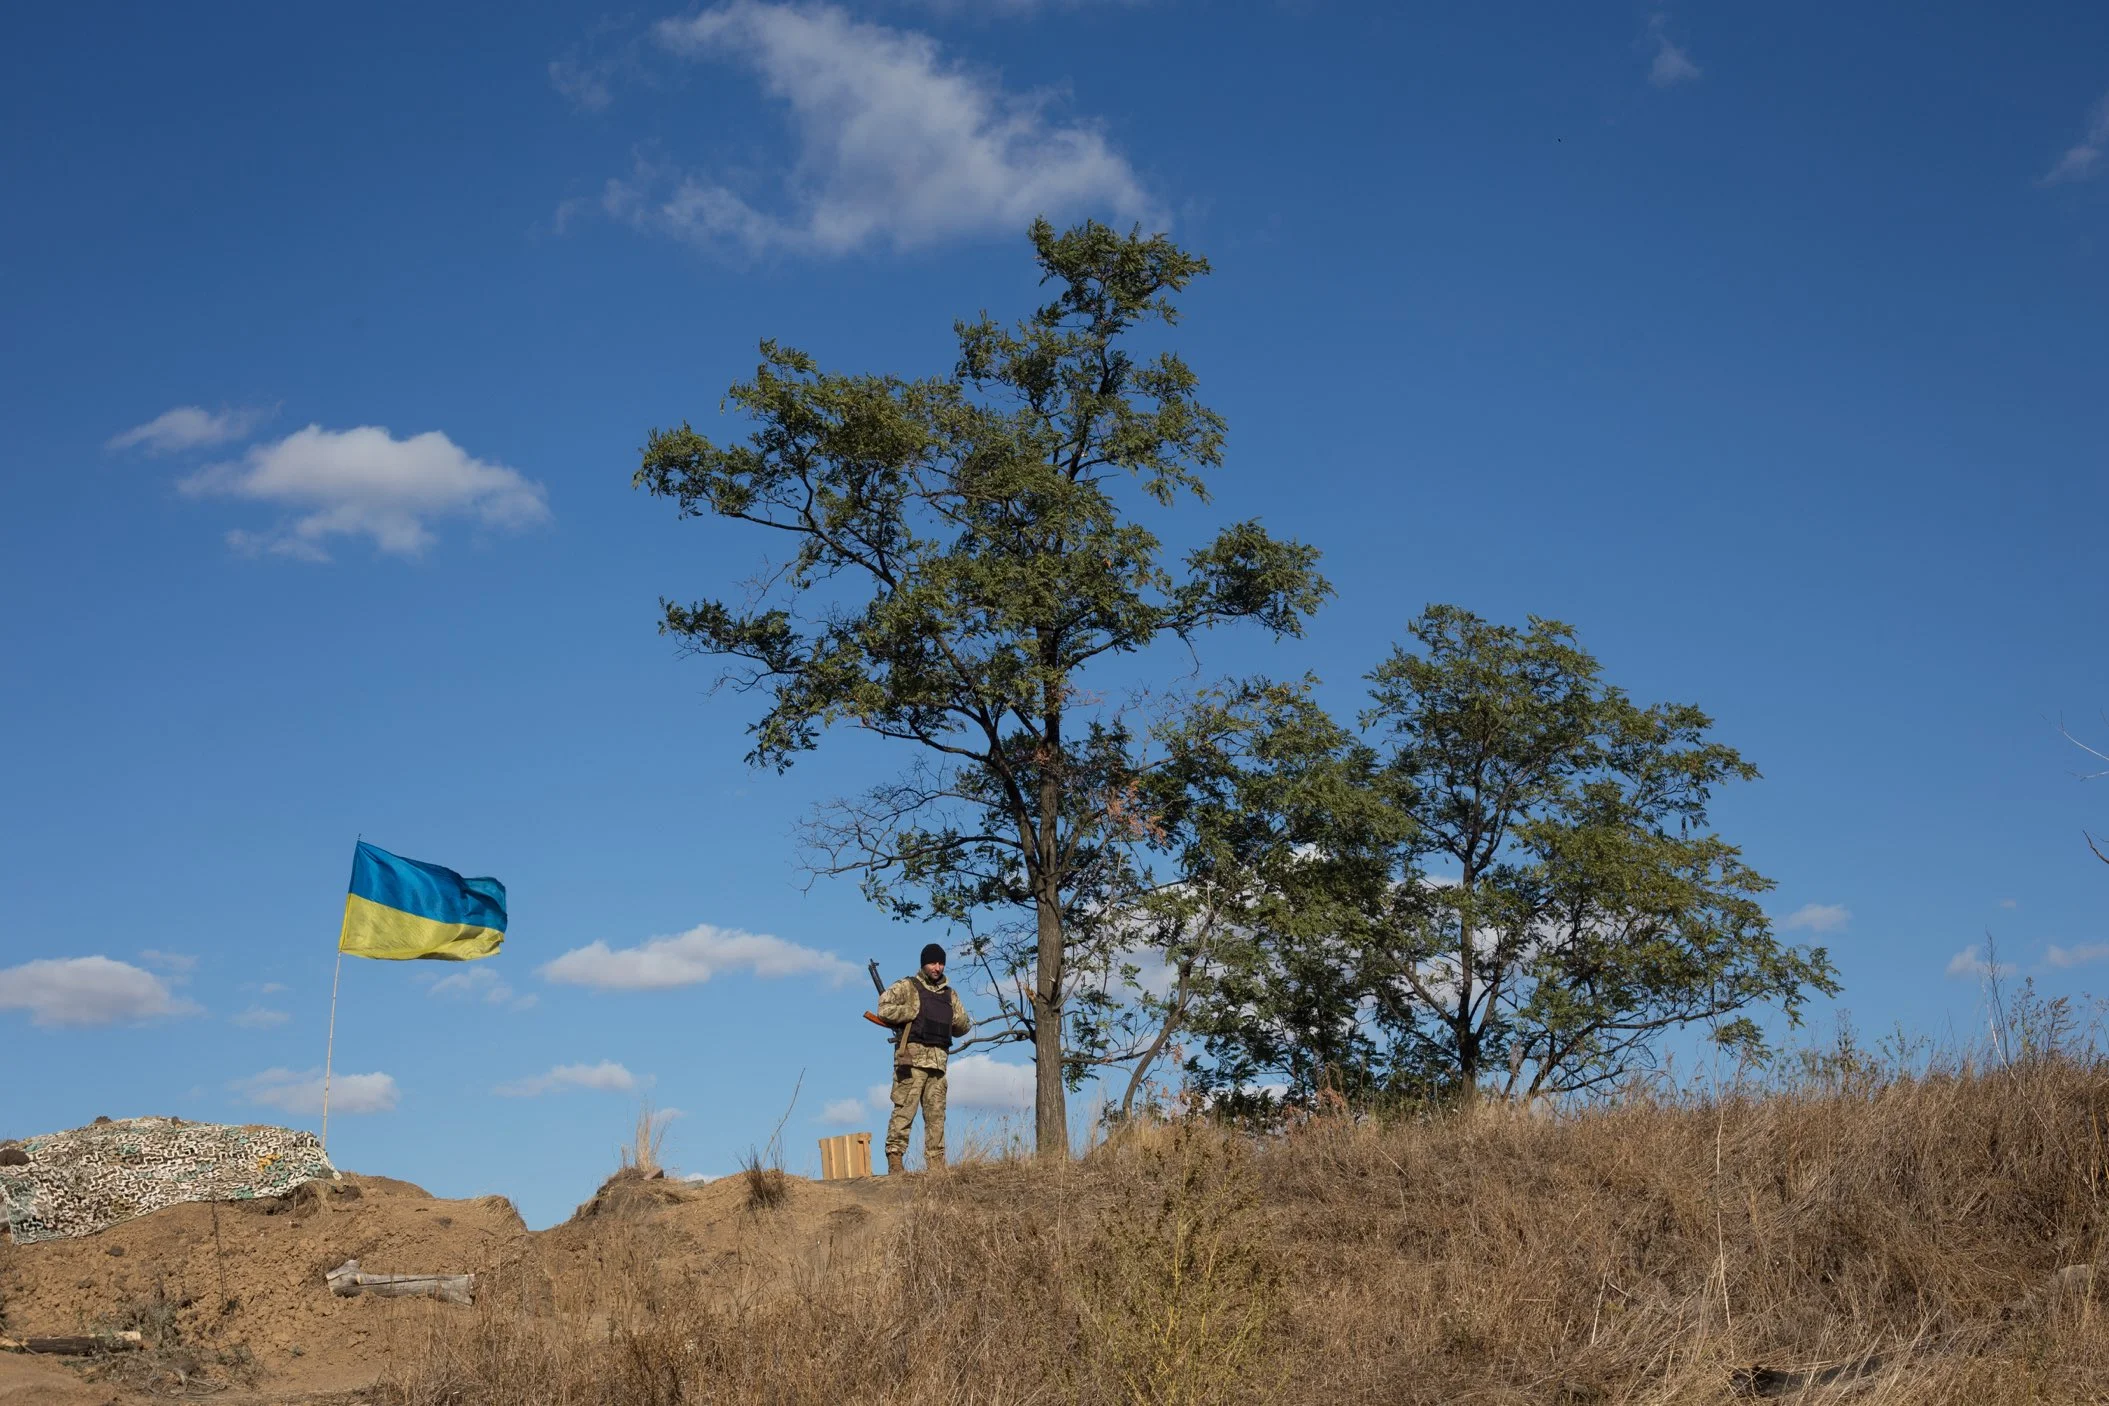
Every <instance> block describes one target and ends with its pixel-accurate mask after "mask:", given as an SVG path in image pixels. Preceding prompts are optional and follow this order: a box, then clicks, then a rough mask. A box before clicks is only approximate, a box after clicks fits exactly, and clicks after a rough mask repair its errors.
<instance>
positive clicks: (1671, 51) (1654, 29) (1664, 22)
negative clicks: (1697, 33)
mask: <svg viewBox="0 0 2109 1406" xmlns="http://www.w3.org/2000/svg"><path fill="white" fill-rule="evenodd" d="M1648 37H1649V38H1651V39H1653V40H1654V41H1655V62H1654V63H1652V64H1650V65H1649V66H1648V81H1649V82H1650V83H1653V84H1654V85H1655V86H1656V87H1658V88H1673V87H1675V86H1676V85H1677V84H1679V83H1691V82H1695V81H1697V79H1698V77H1699V73H1700V69H1699V65H1697V64H1695V63H1693V62H1692V56H1691V55H1690V54H1687V53H1686V52H1685V51H1684V50H1683V49H1682V48H1680V47H1678V46H1677V45H1676V44H1673V43H1671V42H1670V34H1669V17H1668V16H1666V15H1663V14H1660V13H1657V14H1655V15H1653V16H1651V17H1650V18H1649V20H1648Z"/></svg>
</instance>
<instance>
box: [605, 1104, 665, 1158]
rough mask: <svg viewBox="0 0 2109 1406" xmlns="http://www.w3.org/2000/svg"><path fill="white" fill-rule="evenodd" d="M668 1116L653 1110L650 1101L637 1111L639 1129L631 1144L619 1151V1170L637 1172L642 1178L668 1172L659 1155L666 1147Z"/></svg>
mask: <svg viewBox="0 0 2109 1406" xmlns="http://www.w3.org/2000/svg"><path fill="white" fill-rule="evenodd" d="M668 1121H669V1120H668V1117H667V1115H664V1114H661V1113H659V1112H658V1111H656V1110H655V1109H653V1107H652V1105H651V1103H650V1101H649V1100H647V1101H646V1102H645V1103H643V1104H641V1105H640V1106H639V1107H638V1109H637V1128H636V1131H635V1132H633V1133H632V1134H631V1135H630V1144H629V1146H627V1147H624V1148H621V1149H619V1150H618V1151H617V1154H616V1155H617V1158H618V1160H619V1169H620V1170H622V1171H635V1172H637V1173H638V1174H639V1175H640V1176H647V1177H649V1176H656V1175H658V1174H659V1173H660V1172H663V1171H665V1170H666V1168H665V1166H664V1165H663V1164H662V1163H661V1162H660V1160H659V1153H660V1150H661V1149H662V1148H664V1147H665V1146H666V1125H667V1122H668Z"/></svg>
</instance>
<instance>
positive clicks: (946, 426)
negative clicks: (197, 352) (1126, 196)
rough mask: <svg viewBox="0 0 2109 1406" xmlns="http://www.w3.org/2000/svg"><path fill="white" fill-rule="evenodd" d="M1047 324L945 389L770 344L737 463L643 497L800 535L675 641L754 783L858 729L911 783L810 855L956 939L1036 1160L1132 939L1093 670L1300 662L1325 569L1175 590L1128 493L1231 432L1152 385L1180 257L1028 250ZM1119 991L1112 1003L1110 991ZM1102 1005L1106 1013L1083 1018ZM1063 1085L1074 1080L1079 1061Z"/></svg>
mask: <svg viewBox="0 0 2109 1406" xmlns="http://www.w3.org/2000/svg"><path fill="white" fill-rule="evenodd" d="M1032 242H1033V247H1034V252H1035V257H1036V259H1037V262H1038V264H1039V267H1040V270H1041V274H1042V280H1043V282H1044V283H1046V284H1048V285H1051V287H1052V290H1053V296H1052V298H1051V300H1050V301H1049V302H1047V303H1046V304H1045V305H1044V306H1042V307H1041V308H1040V309H1038V310H1037V311H1036V312H1035V313H1033V314H1032V315H1031V316H1029V317H1027V318H1026V319H1024V320H1023V321H1022V322H1020V323H1018V324H1016V325H1015V326H1012V327H1004V326H1002V325H999V324H998V323H997V322H995V321H994V320H992V319H991V318H989V317H988V316H987V315H983V316H982V317H980V318H978V319H976V320H974V321H971V322H962V323H959V324H956V331H957V334H958V338H959V361H958V364H957V366H956V367H955V368H954V370H953V371H952V373H951V374H950V375H947V376H936V377H929V378H925V379H921V380H902V379H900V378H897V377H892V376H877V375H845V374H839V373H833V372H826V371H822V370H821V369H820V368H819V366H818V365H817V363H816V362H815V361H814V359H813V358H812V357H810V356H807V355H806V354H804V353H802V352H798V351H794V350H792V349H790V348H786V347H781V346H779V345H777V344H776V343H774V342H764V343H763V344H762V348H761V351H762V362H761V365H760V366H759V368H758V369H757V370H756V372H755V374H754V376H753V378H752V379H751V380H748V381H745V382H742V383H740V384H739V385H736V386H734V387H733V388H732V390H731V392H730V395H729V398H730V401H731V403H732V404H733V405H734V406H735V407H737V408H738V409H739V410H740V411H741V412H742V413H743V414H744V415H745V416H746V417H747V418H748V419H749V420H750V421H751V422H752V423H753V426H754V429H753V432H752V434H751V435H750V436H749V437H748V439H747V440H746V442H745V443H740V444H731V445H719V444H716V443H714V442H712V441H711V440H709V439H707V438H705V437H704V436H702V435H700V434H698V433H697V432H696V431H695V430H694V429H693V428H692V427H691V426H690V425H688V424H685V423H684V424H683V425H682V426H681V427H680V428H678V429H675V430H668V431H655V432H654V433H653V434H652V436H651V438H650V441H649V443H648V444H647V445H646V447H645V450H644V456H643V464H642V466H641V467H640V468H639V470H638V472H637V475H636V479H635V482H636V483H637V484H638V485H639V486H641V487H643V488H645V489H646V490H647V491H649V492H651V493H652V494H654V495H657V496H661V497H665V498H669V499H671V500H673V502H674V503H675V505H676V506H677V508H678V510H679V511H680V512H681V514H682V515H683V516H706V515H708V516H716V517H721V518H727V519H731V520H734V521H739V522H746V523H751V524H754V525H756V526H758V527H763V528H767V529H770V530H771V531H773V532H775V533H778V534H782V542H783V545H784V546H785V547H787V548H788V549H789V553H790V554H789V556H788V558H786V559H785V560H783V561H782V562H781V563H779V564H778V565H776V566H775V567H774V568H773V570H772V571H771V573H770V574H769V575H768V576H767V578H766V579H765V580H764V581H763V583H762V587H761V589H760V591H759V593H758V595H757V598H756V599H753V600H750V601H747V602H744V603H738V604H734V603H727V602H726V601H723V600H718V599H704V600H700V601H696V602H693V603H690V604H681V603H678V602H674V601H666V602H663V603H662V604H663V610H664V619H663V629H664V630H665V631H666V632H668V633H670V634H672V635H674V636H676V637H677V638H678V639H680V640H681V642H682V643H683V644H684V646H686V647H687V648H689V649H691V650H693V651H695V652H697V653H700V654H706V655H710V656H713V657H716V658H719V659H722V660H725V661H726V667H727V672H726V674H725V678H726V680H727V681H729V682H731V683H732V684H734V685H735V686H738V687H741V688H748V689H754V690H758V691H760V692H762V693H763V694H764V695H765V696H766V698H767V706H766V708H765V709H764V711H763V712H762V714H761V716H760V717H759V719H758V720H757V721H756V722H755V723H754V724H753V727H752V736H753V747H752V750H751V752H750V754H749V759H750V760H751V761H752V762H754V763H755V764H756V765H760V766H770V767H775V768H778V769H782V768H785V767H788V766H790V765H791V764H792V763H793V762H794V761H795V759H796V758H797V757H798V756H799V755H801V754H803V753H805V752H807V751H810V750H812V749H813V748H814V747H816V746H817V745H818V744H819V739H820V736H821V734H822V733H823V732H825V731H826V730H827V729H829V728H831V727H836V726H850V727H854V728H857V729H860V730H863V731H865V732H869V733H873V734H876V735H878V736H881V737H885V738H889V739H893V740H896V741H901V742H905V743H909V744H913V746H914V747H915V748H916V749H918V751H919V760H918V761H917V762H916V763H915V764H914V765H912V766H911V767H910V768H909V769H908V770H907V771H906V772H905V773H904V775H903V776H902V777H901V778H900V779H899V780H898V781H896V782H894V783H891V784H889V785H886V786H882V787H879V788H877V789H876V790H874V791H873V792H871V793H870V794H868V795H865V796H863V797H859V798H853V799H849V800H846V801H844V802H841V803H839V804H838V805H835V806H833V807H831V808H829V809H828V810H827V811H826V812H824V813H823V815H822V816H821V817H820V818H819V819H818V820H817V821H816V822H815V825H814V828H813V830H812V832H811V836H810V838H811V839H812V840H813V842H814V843H815V845H816V847H817V849H818V852H819V853H820V854H821V855H822V856H823V858H822V863H821V867H822V868H823V870H826V871H830V872H844V873H854V874H856V875H858V876H860V877H861V879H862V880H863V882H864V884H865V887H866V890H867V892H868V893H869V894H870V895H871V896H872V897H873V898H874V900H876V901H878V902H880V903H882V904H884V905H885V906H886V907H887V908H888V909H889V911H891V912H892V913H894V914H895V915H896V916H899V917H903V918H917V917H934V918H938V919H942V920H946V921H949V922H952V923H955V924H959V925H962V926H964V927H966V928H968V929H969V930H970V932H972V933H973V935H974V938H973V940H974V944H975V951H976V953H977V955H978V956H979V958H980V959H981V960H982V961H983V962H984V963H985V964H986V965H987V966H988V968H989V974H990V976H991V977H992V984H993V986H994V987H995V989H996V990H997V991H999V992H1008V991H1016V992H1017V993H1018V997H1017V999H1016V1000H1015V1002H1014V1003H1012V1004H1010V1005H1009V1006H1007V1008H1006V1022H1007V1024H1006V1030H1005V1032H1004V1033H1005V1034H1007V1035H1009V1036H1014V1037H1016V1038H1023V1039H1031V1040H1032V1041H1033V1043H1034V1045H1035V1053H1036V1058H1037V1059H1038V1061H1039V1063H1040V1065H1041V1067H1042V1074H1041V1079H1040V1085H1039V1099H1038V1107H1037V1118H1036V1122H1037V1126H1038V1131H1039V1135H1040V1139H1041V1145H1042V1147H1043V1149H1049V1148H1050V1143H1052V1142H1061V1143H1063V1144H1064V1145H1066V1125H1065V1123H1064V1120H1063V1109H1062V1099H1061V1094H1062V1084H1061V1081H1060V1079H1059V1078H1058V1077H1057V1076H1058V1075H1059V1074H1062V1073H1067V1074H1068V1075H1069V1076H1070V1077H1071V1078H1072V1079H1073V1078H1074V1077H1076V1075H1077V1074H1078V1073H1079V1072H1080V1070H1081V1068H1082V1066H1081V1065H1080V1064H1078V1063H1077V1061H1076V1059H1074V1058H1066V1057H1067V1056H1069V1055H1071V1054H1072V1053H1073V1052H1078V1051H1080V1052H1081V1053H1082V1054H1083V1055H1084V1056H1085V1057H1088V1056H1089V1054H1090V1049H1091V1042H1092V1040H1093V1039H1094V1038H1095V1037H1094V1034H1093V1031H1092V1029H1091V1028H1090V1026H1089V1023H1088V1022H1089V1011H1088V1009H1085V1010H1084V1011H1083V1016H1084V1023H1083V1024H1074V1023H1072V1024H1071V1025H1070V1026H1069V1028H1068V1030H1067V1032H1066V1033H1067V1034H1068V1035H1069V1036H1071V1037H1073V1039H1075V1040H1081V1041H1082V1042H1083V1043H1082V1044H1081V1045H1069V1046H1065V1042H1064V1035H1065V1021H1066V1020H1068V1018H1069V1016H1070V1015H1071V1014H1072V999H1073V998H1075V997H1077V995H1078V993H1079V992H1080V991H1082V990H1085V989H1086V988H1087V987H1088V986H1089V984H1090V983H1089V981H1088V980H1087V978H1088V977H1089V976H1090V974H1091V972H1092V971H1093V970H1094V969H1096V970H1098V971H1100V972H1101V973H1103V968H1104V963H1103V961H1100V962H1098V963H1097V965H1096V968H1094V964H1093V962H1092V961H1089V960H1085V959H1084V958H1085V957H1086V955H1088V954H1087V952H1086V951H1085V950H1084V949H1091V948H1092V944H1094V943H1097V944H1098V948H1097V950H1099V951H1100V952H1103V951H1104V950H1106V949H1107V946H1108V944H1110V943H1112V942H1114V940H1115V939H1114V938H1113V937H1112V936H1111V935H1109V934H1108V933H1106V932H1105V930H1104V926H1105V920H1104V915H1105V914H1107V913H1108V912H1110V911H1112V909H1113V908H1114V907H1116V906H1117V896H1118V895H1119V894H1121V893H1123V892H1124V891H1125V887H1126V886H1127V885H1128V884H1129V883H1130V882H1131V881H1132V878H1133V870H1132V865H1131V864H1130V863H1129V861H1128V860H1127V859H1126V858H1125V854H1126V851H1127V850H1128V849H1130V848H1132V846H1133V843H1134V842H1135V840H1136V838H1137V836H1136V834H1135V833H1134V832H1133V829H1132V826H1131V825H1130V824H1129V823H1128V822H1127V821H1126V820H1123V819H1122V818H1121V817H1120V814H1119V807H1120V804H1121V801H1122V798H1123V797H1127V796H1129V795H1131V794H1133V793H1134V791H1135V789H1136V787H1137V786H1138V785H1139V784H1140V781H1139V778H1141V777H1142V776H1143V775H1144V774H1146V773H1147V771H1148V769H1149V766H1150V763H1149V760H1148V759H1147V758H1146V757H1145V756H1144V755H1143V747H1142V743H1143V741H1144V740H1145V739H1144V737H1143V736H1142V735H1141V733H1140V732H1139V730H1138V729H1137V728H1136V727H1135V726H1133V724H1132V722H1131V712H1130V710H1124V709H1121V708H1118V707H1114V706H1110V705H1109V704H1107V703H1106V702H1105V701H1104V700H1102V699H1099V698H1096V697H1094V696H1093V695H1091V694H1089V693H1087V692H1085V691H1084V689H1083V687H1082V681H1083V677H1084V675H1085V673H1086V671H1087V670H1088V669H1089V667H1090V666H1091V665H1092V664H1093V663H1094V662H1095V661H1098V660H1100V659H1101V658H1104V657H1107V656H1114V655H1122V654H1132V653H1135V652H1137V651H1141V650H1144V649H1146V648H1147V647H1148V646H1149V645H1151V644H1152V643H1153V642H1155V641H1158V640H1161V639H1163V638H1165V637H1167V636H1171V637H1176V638H1178V639H1181V640H1188V639H1191V638H1192V637H1193V636H1194V635H1196V634H1198V633H1199V632H1201V631H1204V630H1206V629H1208V628H1210V627H1212V626H1215V625H1217V624H1221V623H1224V622H1226V621H1233V620H1252V621H1256V622H1258V623H1259V624H1261V625H1262V626H1264V627H1266V628H1268V629H1270V630H1272V631H1275V632H1277V633H1284V634H1293V633H1297V632H1298V631H1299V630H1300V628H1301V622H1302V620H1303V619H1304V617H1305V616H1307V615H1308V614H1309V613H1310V612H1311V611H1313V610H1315V609H1316V608H1317V606H1318V605H1319V603H1320V602H1321V601H1322V600H1323V598H1324V597H1325V595H1326V594H1327V588H1326V586H1325V583H1324V582H1323V580H1322V579H1321V578H1320V577H1319V576H1318V574H1317V572H1316V569H1315V563H1316V559H1317V553H1316V552H1315V551H1314V550H1312V549H1311V548H1308V547H1304V546H1300V545H1298V544H1295V543H1291V542H1282V541H1277V540H1276V539H1274V538H1272V537H1270V536H1268V535H1267V533H1266V532H1265V531H1263V530H1262V529H1261V528H1260V527H1259V526H1258V525H1257V524H1255V523H1249V522H1247V523H1240V524H1236V525H1234V526H1232V527H1230V528H1228V529H1226V530H1224V531H1223V532H1222V533H1220V534H1219V535H1218V536H1217V537H1216V538H1215V539H1214V540H1213V541H1212V542H1210V543H1208V544H1207V545H1205V546H1202V547H1200V548H1199V549H1197V550H1195V551H1193V552H1191V553H1189V554H1188V555H1187V557H1186V559H1185V561H1184V563H1183V565H1182V566H1181V567H1178V568H1174V567H1173V566H1171V565H1169V564H1167V563H1166V562H1165V561H1164V559H1163V558H1164V553H1163V551H1162V548H1161V545H1160V543H1159V541H1158V539H1157V537H1156V536H1155V535H1154V534H1153V533H1152V532H1150V531H1149V530H1148V529H1147V528H1146V527H1144V526H1143V525H1142V524H1141V523H1140V522H1139V521H1138V520H1137V519H1136V517H1135V515H1134V513H1133V512H1132V511H1131V508H1132V507H1134V506H1139V505H1134V504H1131V503H1130V502H1129V501H1128V495H1127V494H1126V488H1127V486H1128V485H1134V486H1139V488H1140V489H1141V490H1142V493H1143V494H1144V495H1146V499H1147V500H1150V501H1154V503H1156V504H1160V505H1168V504H1171V503H1173V502H1174V501H1175V500H1177V499H1178V498H1179V497H1180V496H1181V495H1182V494H1186V495H1191V496H1194V497H1197V498H1205V478H1206V476H1207V474H1208V473H1209V472H1210V471H1212V470H1214V469H1215V468H1217V467H1219V466H1220V464H1221V463H1222V457H1223V437H1224V425H1223V421H1222V418H1221V417H1220V416H1218V415H1217V414H1216V413H1215V412H1214V411H1212V410H1210V409H1208V408H1207V407H1206V406H1204V405H1202V404H1201V403H1200V402H1199V400H1198V398H1197V395H1196V380H1195V377H1194V374H1193V372H1192V371H1191V370H1190V369H1189V368H1188V367H1187V366H1186V364H1185V363H1184V362H1183V361H1182V360H1181V359H1180V358H1179V357H1178V356H1177V355H1176V354H1175V353H1173V352H1170V351H1161V352H1158V353H1157V354H1155V355H1153V356H1147V357H1142V356H1139V355H1138V354H1137V353H1135V352H1133V351H1131V350H1130V349H1129V342H1130V340H1131V338H1132V335H1133V334H1134V333H1135V332H1136V331H1137V329H1138V328H1139V327H1141V326H1143V325H1144V324H1149V323H1162V324H1171V323H1174V322H1175V321H1176V308H1175V305H1174V303H1173V301H1172V298H1173V295H1174V294H1176V293H1178V292H1180V291H1181V290H1183V289H1184V288H1185V287H1186V286H1187V284H1188V283H1189V282H1191V281H1192V280H1193V279H1194V278H1196V277H1199V276H1200V275H1202V274H1204V273H1206V272H1207V271H1208V264H1207V262H1206V261H1205V260H1203V259H1201V258H1199V257H1197V256H1194V255H1192V254H1189V253H1187V252H1185V251H1184V250H1182V249H1180V248H1179V247H1178V246H1177V245H1175V244H1173V243H1172V242H1171V241H1170V240H1168V239H1166V238H1164V237H1163V236H1161V235H1160V236H1151V237H1144V236H1142V235H1141V234H1140V233H1130V234H1126V235H1123V234H1119V233H1117V232H1115V231H1113V230H1111V229H1108V228H1107V227H1105V226H1103V225H1099V224H1096V223H1086V224H1083V225H1080V226H1077V227H1076V228H1073V229H1070V230H1067V231H1064V232H1061V233H1057V232H1056V231H1055V230H1054V229H1053V228H1052V227H1051V226H1049V225H1048V224H1047V223H1046V222H1045V221H1041V222H1038V223H1036V224H1035V225H1034V226H1033V229H1032ZM1102 986H1103V983H1101V987H1102ZM1087 1005H1088V1003H1087ZM1065 1059H1066V1062H1065Z"/></svg>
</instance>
